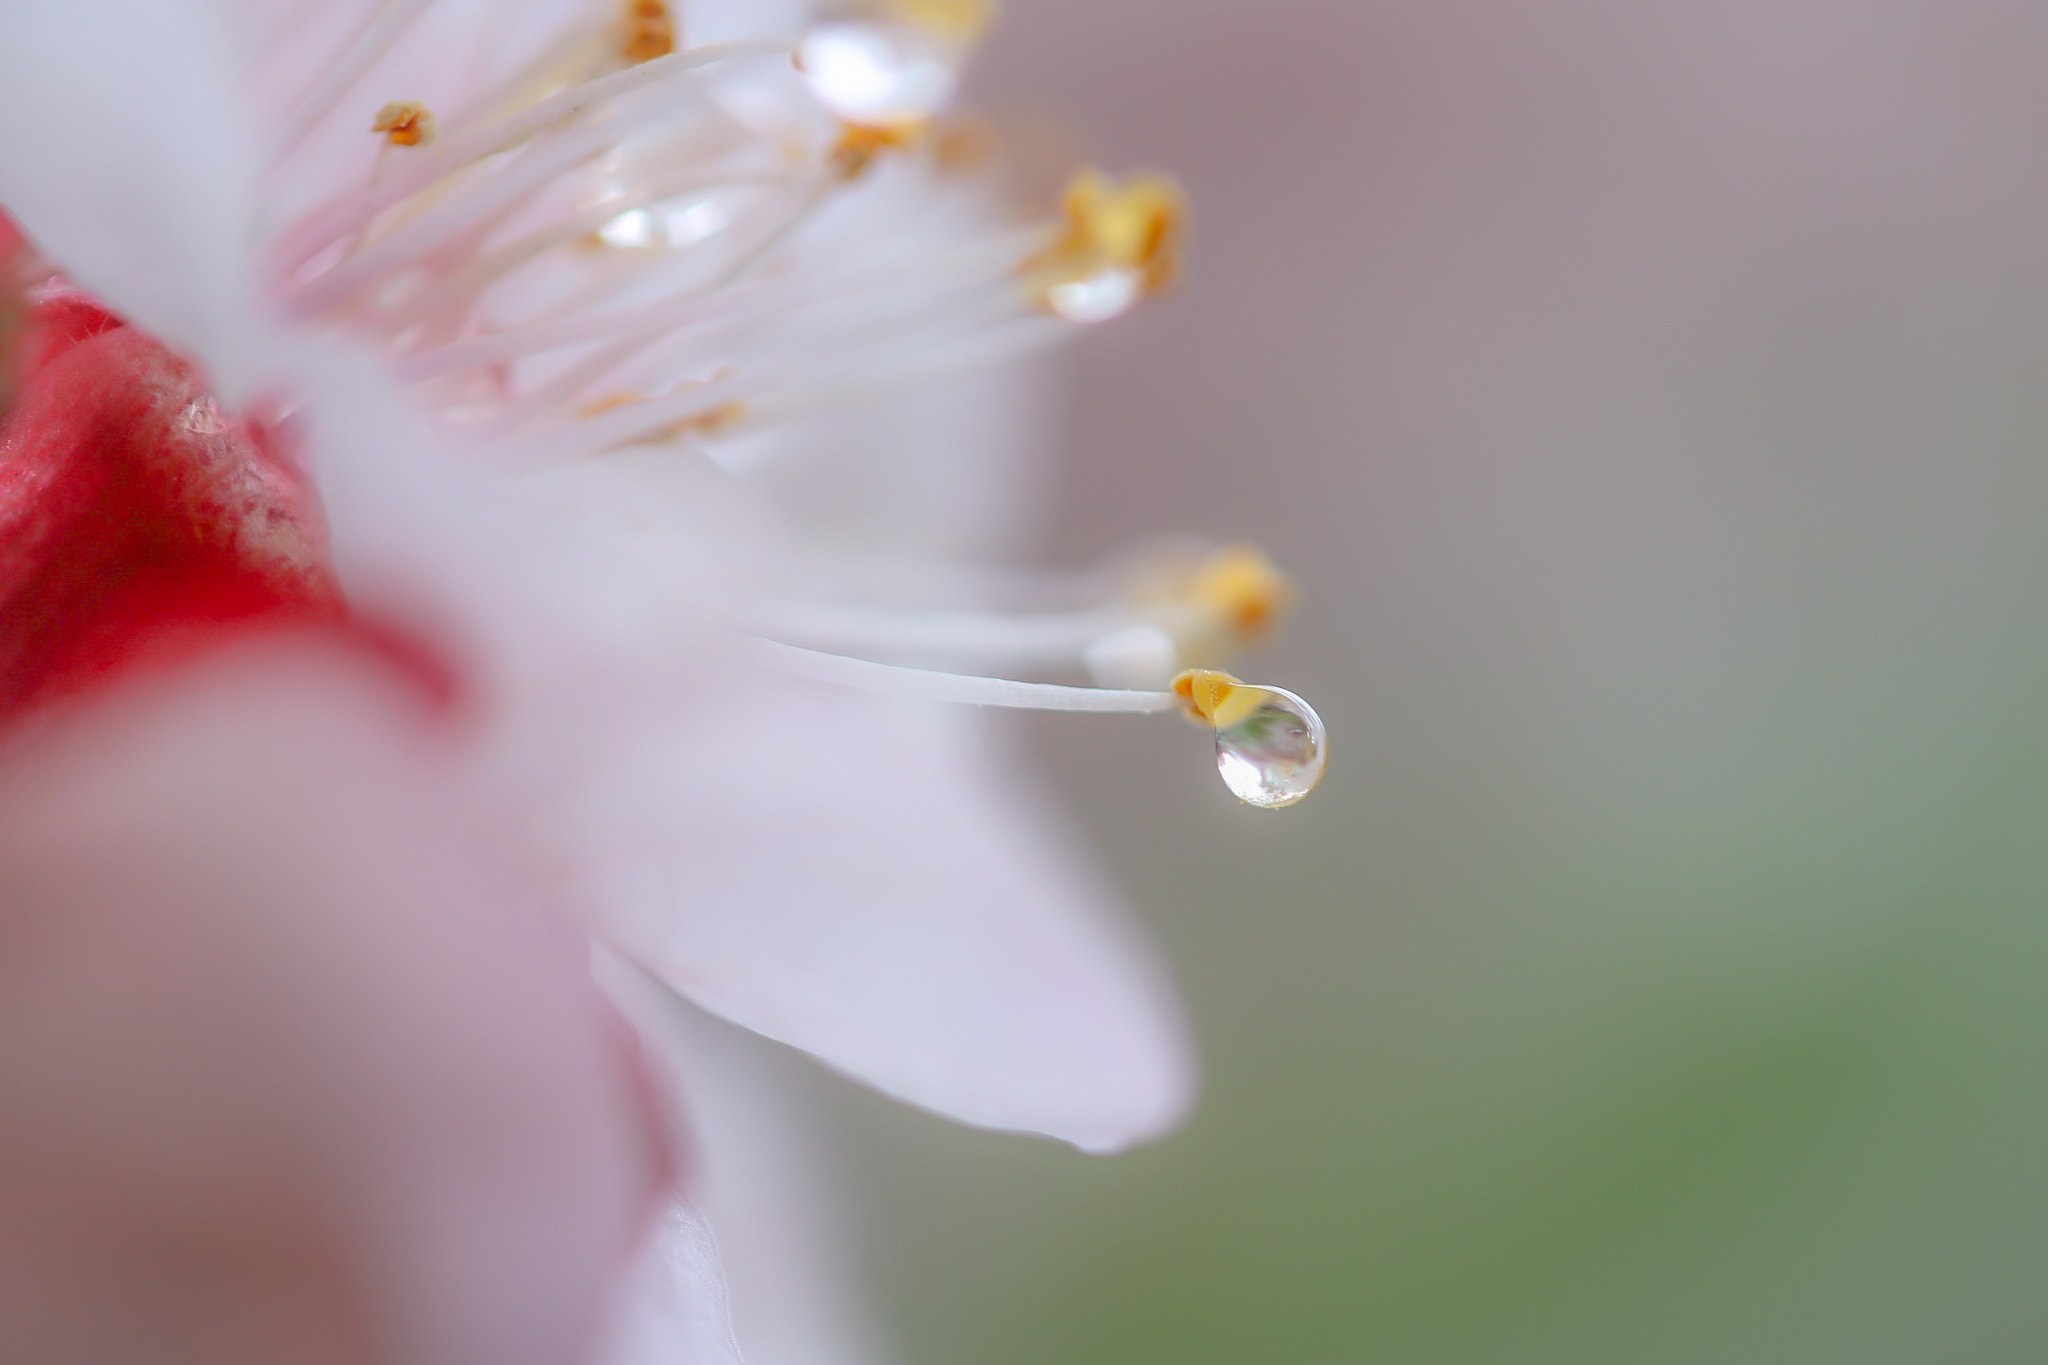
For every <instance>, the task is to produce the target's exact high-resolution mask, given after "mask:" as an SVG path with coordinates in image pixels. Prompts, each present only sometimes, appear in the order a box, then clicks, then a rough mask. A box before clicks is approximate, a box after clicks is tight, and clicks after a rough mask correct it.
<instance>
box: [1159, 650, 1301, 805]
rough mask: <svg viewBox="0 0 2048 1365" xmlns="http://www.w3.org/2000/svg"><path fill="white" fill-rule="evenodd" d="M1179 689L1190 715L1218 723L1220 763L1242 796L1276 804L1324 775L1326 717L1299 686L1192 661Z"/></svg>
mask: <svg viewBox="0 0 2048 1365" xmlns="http://www.w3.org/2000/svg"><path fill="white" fill-rule="evenodd" d="M1173 694H1174V695H1175V696H1176V697H1178V698H1179V699H1180V701H1181V705H1182V708H1183V709H1184V710H1185V711H1186V712H1187V714H1188V716H1189V717H1190V718H1191V719H1193V720H1195V721H1197V722H1199V723H1200V724H1204V725H1207V726H1209V727H1210V728H1212V729H1213V730H1215V732H1216V771H1217V772H1218V773H1220V774H1222V776H1223V785H1224V786H1226V787H1228V788H1230V790H1231V792H1232V793H1233V794H1234V795H1235V796H1236V797H1237V798H1238V800H1240V801H1244V802H1246V803H1248V804H1250V805H1254V806H1261V807H1264V808H1265V809H1267V810H1278V809H1280V808H1281V807H1283V806H1291V805H1293V804H1294V803H1295V802H1297V801H1299V800H1301V799H1302V798H1303V797H1305V796H1307V795H1308V794H1309V793H1310V792H1311V791H1313V790H1315V785H1316V783H1318V782H1320V781H1321V780H1322V777H1323V762H1324V759H1325V757H1326V755H1327V752H1328V740H1327V738H1326V737H1325V735H1324V733H1323V720H1322V717H1320V716H1318V715H1317V714H1316V712H1315V708H1314V707H1312V706H1310V705H1309V704H1308V703H1307V702H1305V701H1303V700H1302V699H1301V698H1300V697H1297V696H1296V695H1294V693H1292V692H1289V691H1287V690H1285V689H1284V688H1278V687H1263V686H1260V685H1258V684H1256V683H1245V682H1240V681H1238V680H1237V679H1236V678H1233V677H1231V676H1230V675H1229V674H1228V673H1218V672H1215V671H1213V670H1211V669H1204V668H1191V669H1189V670H1188V671H1187V672H1185V673H1183V674H1181V675H1180V676H1179V677H1177V678H1175V679H1174V680H1173Z"/></svg>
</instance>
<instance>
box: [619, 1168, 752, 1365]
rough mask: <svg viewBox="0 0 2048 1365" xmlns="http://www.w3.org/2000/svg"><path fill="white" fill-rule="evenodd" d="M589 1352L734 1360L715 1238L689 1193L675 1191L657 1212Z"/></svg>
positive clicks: (640, 1363) (635, 1364)
mask: <svg viewBox="0 0 2048 1365" xmlns="http://www.w3.org/2000/svg"><path fill="white" fill-rule="evenodd" d="M594 1359H595V1360H597V1361H599V1362H601V1363H602V1365H740V1349H739V1346H738V1344H737V1343H736V1342H734V1341H733V1336H732V1318H731V1314H730V1312H729V1311H728V1308H727V1305H726V1290H725V1269H724V1266H723V1265H722V1264H721V1263H720V1260H719V1255H718V1239H717V1238H716V1237H715V1236H713V1235H712V1231H711V1224H710V1222H709V1221H707V1220H706V1219H705V1217H704V1215H703V1214H701V1213H699V1212H698V1211H697V1209H696V1207H695V1206H694V1205H692V1204H691V1203H690V1202H689V1201H688V1200H686V1199H677V1200H675V1201H674V1202H672V1203H671V1204H670V1205H669V1206H668V1208H667V1209H665V1210H664V1211H663V1212H662V1216H661V1221H660V1223H659V1224H658V1225H657V1226H656V1227H655V1229H654V1232H653V1235H652V1236H650V1237H649V1238H648V1242H647V1247H646V1249H645V1250H644V1251H643V1252H642V1253H641V1257H640V1261H639V1263H638V1264H637V1265H635V1266H634V1267H633V1268H632V1270H631V1273H630V1274H629V1275H628V1277H627V1281H626V1284H625V1285H624V1287H623V1293H622V1295H621V1297H620V1300H619V1303H618V1305H617V1308H616V1310H615V1312H614V1314H613V1317H612V1319H611V1321H610V1323H609V1324H608V1327H607V1330H606V1332H605V1333H604V1335H603V1338H602V1342H601V1346H600V1349H599V1351H598V1353H597V1355H596V1356H595V1357H594Z"/></svg>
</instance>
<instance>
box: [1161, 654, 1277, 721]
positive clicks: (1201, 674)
mask: <svg viewBox="0 0 2048 1365" xmlns="http://www.w3.org/2000/svg"><path fill="white" fill-rule="evenodd" d="M1172 690H1173V694H1174V695H1175V696H1176V697H1179V698H1180V702H1181V710H1182V711H1183V712H1184V713H1185V714H1186V715H1187V717H1188V719H1189V720H1192V721H1194V722H1196V723H1197V724H1200V725H1206V726H1208V727H1209V728H1210V729H1212V730H1228V729H1230V728H1231V727H1233V726H1235V725H1237V724H1239V723H1241V722H1242V721H1244V720H1245V719H1247V718H1248V717H1249V716H1250V715H1251V714H1252V712H1254V711H1256V710H1258V709H1259V706H1260V704H1261V703H1262V702H1264V700H1265V699H1266V689H1265V688H1263V687H1252V686H1248V685H1247V684H1246V683H1244V682H1243V681H1242V680H1241V679H1238V678H1233V677H1231V676H1230V675H1229V674H1228V673H1219V672H1218V671H1216V670H1215V669H1213V668H1190V669H1188V670H1187V671H1186V672H1185V673H1182V674H1180V675H1179V676H1178V677H1176V678H1175V679H1174V680H1173V684H1172Z"/></svg>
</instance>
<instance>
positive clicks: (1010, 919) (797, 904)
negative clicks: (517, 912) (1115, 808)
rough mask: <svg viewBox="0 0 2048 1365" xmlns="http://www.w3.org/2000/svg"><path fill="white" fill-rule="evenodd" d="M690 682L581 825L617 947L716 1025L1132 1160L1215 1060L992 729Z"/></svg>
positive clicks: (594, 892)
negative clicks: (682, 716) (684, 717)
mask: <svg viewBox="0 0 2048 1365" xmlns="http://www.w3.org/2000/svg"><path fill="white" fill-rule="evenodd" d="M679 687H682V688H686V689H687V691H688V694H689V695H688V701H689V703H690V705H691V706H692V709H693V710H694V711H695V723H694V724H692V725H689V726H684V727H678V728H676V729H673V730H671V731H670V732H668V733H665V734H662V733H658V734H652V735H647V736H643V737H642V738H641V739H640V743H639V746H638V752H637V753H635V754H633V755H631V756H630V757H629V758H626V759H624V760H622V761H620V762H619V763H617V764H616V765H614V766H612V767H611V768H609V769H608V770H607V771H606V773H605V778H604V781H603V782H602V783H601V784H599V785H598V786H597V787H595V788H594V789H593V790H591V791H590V792H589V793H587V798H588V800H587V804H586V805H585V806H584V807H583V808H582V809H581V810H579V811H577V812H576V813H575V817H576V818H575V822H574V826H573V835H574V837H575V838H576V840H577V842H576V844H575V853H576V855H577V861H578V863H579V864H580V866H581V867H582V869H583V873H584V876H585V877H586V879H587V889H588V892H589V894H590V897H591V899H592V901H593V902H594V904H595V905H596V906H597V907H598V911H599V913H600V914H601V916H603V919H604V923H605V925H606V926H607V928H608V930H609V932H610V933H611V934H612V935H613V937H614V938H615V940H616V941H617V942H618V943H619V944H620V945H621V946H622V947H623V948H624V949H625V950H626V951H627V952H629V953H630V954H632V955H633V956H634V957H636V958H637V959H638V960H639V961H641V962H642V963H644V964H645V965H647V966H648V967H649V968H650V969H651V970H653V971H654V972H656V973H657V974H658V975H659V976H661V977H662V978H663V979H664V980H665V981H667V982H668V983H669V984H670V985H671V986H672V987H674V988H675V989H676V990H677V991H679V992H680V993H682V994H683V995H684V996H686V997H687V998H689V999H690V1000H692V1001H694V1002H696V1003H697V1004H699V1005H701V1006H703V1007H704V1008H705V1009H708V1010H710V1011H712V1012H713V1013H716V1014H720V1015H723V1016H724V1017H726V1018H728V1019H731V1020H733V1021H735V1022H737V1023H740V1024H743V1025H745V1026H746V1027H748V1028H751V1029H754V1030H756V1031H758V1032H761V1033H764V1034H767V1035H768V1036H769V1037H771V1038H776V1039H780V1040H781V1041H783V1042H786V1043H790V1044H793V1045H795V1046H797V1047H800V1048H803V1049H804V1050H806V1051H808V1052H811V1053H813V1054H815V1055H816V1056H818V1057H820V1058H822V1059H824V1060H825V1061H827V1062H829V1063H831V1064H832V1065H833V1066H835V1067H838V1068H840V1069H842V1070H844V1071H847V1072H849V1073H851V1074H852V1075H854V1076H857V1077H859V1078H860V1079H862V1080H865V1081H867V1082H869V1083H870V1084H873V1085H875V1086H876V1087H878V1088H879V1089H881V1090H884V1091H886V1092H888V1093H889V1094H892V1095H895V1096H897V1097H899V1098H901V1099H905V1100H908V1101H911V1102H912V1103H915V1104H920V1105H924V1106H926V1107H928V1108H931V1109H935V1110H938V1111H939V1112H941V1113H945V1114H948V1115H951V1116H953V1117H955V1118H958V1119H962V1120H964V1121H966V1122H969V1123H974V1124H979V1125H983V1126H987V1127H994V1128H1008V1129H1021V1130H1027V1131H1032V1132H1040V1133H1045V1134H1049V1135H1051V1136H1054V1137H1058V1138H1062V1139H1065V1140H1066V1141H1069V1142H1072V1143H1074V1144H1075V1145H1077V1146H1080V1147H1083V1148H1086V1149H1090V1150H1098V1151H1107V1150H1113V1149H1116V1148H1119V1147H1123V1146H1127V1145H1129V1144H1131V1143H1133V1142H1138V1141H1142V1140H1144V1139H1147V1138H1150V1137H1154V1136H1157V1135H1159V1134H1160V1133H1162V1132H1164V1131H1166V1130H1167V1129H1169V1128H1171V1127H1172V1126H1173V1125H1174V1124H1175V1123H1177V1122H1178V1121H1179V1119H1180V1118H1181V1117H1182V1115H1183V1114H1184V1112H1185V1111H1186V1108H1187V1106H1188V1103H1189V1101H1190V1099H1191V1097H1192V1092H1193V1089H1194V1067H1193V1062H1192V1058H1191V1051H1190V1048H1189V1046H1188V1043H1187V1038H1186V1034H1185V1031H1184V1028H1183V1024H1182V1021H1181V1017H1180V1014H1179V1012H1178V1009H1177V1007H1176V1005H1175V1002H1174V1000H1173V998H1172V995H1171V993H1170V991H1169V989H1168V987H1167V986H1166V984H1165V980H1164V976H1163V974H1162V973H1161V972H1160V971H1159V970H1158V968H1157V966H1156V964H1155V962H1154V960H1153V958H1152V956H1151V955H1150V953H1149V952H1148V951H1147V950H1146V947H1145V945H1144V944H1143V942H1142V941H1141V940H1140V939H1139V937H1138V936H1137V935H1136V934H1135V933H1133V932H1132V930H1131V929H1130V927H1129V926H1128V924H1127V923H1126V922H1125V920H1124V918H1123V917H1122V916H1121V914H1119V913H1118V907H1117V906H1116V905H1115V904H1114V903H1113V901H1112V899H1111V898H1110V896H1109V895H1108V894H1107V893H1106V891H1105V890H1104V888H1103V887H1101V886H1100V885H1099V884H1098V882H1097V881H1096V879H1095V878H1094V877H1092V876H1091V875H1089V874H1088V873H1087V872H1086V870H1085V869H1084V868H1083V867H1082V866H1081V864H1080V863H1079V861H1078V859H1077V858H1076V857H1075V856H1074V855H1073V853H1072V852H1070V851H1069V850H1067V849H1066V848H1064V847H1063V846H1062V845H1061V844H1060V842H1059V841H1057V840H1055V839H1054V838H1053V837H1051V835H1050V833H1049V832H1048V830H1047V829H1046V827H1045V825H1044V823H1043V821H1042V819H1041V818H1040V816H1039V812H1038V811H1037V810H1036V808H1035V807H1034V805H1033V804H1032V803H1031V802H1030V801H1028V800H1027V799H1026V798H1025V796H1024V795H1023V794H1022V793H1021V792H1020V791H1019V790H1018V786H1019V784H1018V782H1017V775H1016V771H1015V769H1016V766H1017V765H1015V764H1013V763H1012V764H1003V763H1000V762H998V761H997V760H996V758H995V756H994V755H992V754H990V753H989V752H988V750H987V748H986V745H985V743H984V742H983V741H984V740H985V736H984V735H983V734H982V733H980V731H979V728H978V726H977V725H976V724H975V718H973V717H971V716H967V715H964V714H963V713H959V712H954V711H950V710H946V709H944V708H935V707H918V706H914V705H910V704H901V703H894V702H891V701H889V700H887V699H880V698H875V697H872V696H867V695H859V694H852V693H845V692H840V691H837V690H835V689H831V688H826V687H816V686H811V685H807V684H800V683H794V682H788V681H784V680H779V679H761V680H756V681H753V682H751V683H749V684H748V685H747V686H746V687H745V688H744V689H733V688H731V687H729V686H728V687H726V688H723V689H720V688H718V687H717V686H716V684H715V683H713V682H711V681H710V680H707V681H706V684H705V685H704V686H697V687H692V686H690V685H689V684H687V683H683V684H679Z"/></svg>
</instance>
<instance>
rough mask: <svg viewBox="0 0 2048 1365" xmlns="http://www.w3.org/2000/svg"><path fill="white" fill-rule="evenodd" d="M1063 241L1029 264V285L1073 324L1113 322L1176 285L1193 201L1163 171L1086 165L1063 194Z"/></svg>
mask: <svg viewBox="0 0 2048 1365" xmlns="http://www.w3.org/2000/svg"><path fill="white" fill-rule="evenodd" d="M1060 211H1061V213H1062V215H1063V216H1064V217H1065V220H1066V222H1065V228H1064V231H1063V232H1062V234H1061V236H1060V239H1059V240H1058V241H1056V242H1054V243H1053V244H1052V245H1051V246H1049V247H1047V248H1046V249H1045V250H1044V251H1042V252H1040V253H1039V254H1037V255H1036V256H1033V257H1032V258H1031V259H1030V260H1028V261H1026V262H1025V263H1024V266H1023V275H1024V280H1025V284H1026V288H1027V291H1028V292H1029V293H1030V295H1031V297H1032V300H1033V302H1034V303H1036V304H1037V305H1038V306H1039V307H1041V308H1043V309H1044V310H1045V311H1046V312H1048V313H1051V314H1052V315H1053V316H1055V317H1058V318H1064V319H1065V320H1066V321H1068V322H1075V323H1083V324H1086V323H1095V322H1107V321H1109V320H1110V319H1111V318H1114V317H1117V316H1119V315H1121V314H1122V313H1124V312H1126V311H1128V310H1129V308H1130V307H1131V305H1132V304H1134V303H1136V302H1137V301H1138V300H1139V299H1141V298H1144V297H1145V296H1146V295H1148V294H1155V293H1157V292H1159V291H1160V290H1161V289H1164V288H1166V287H1167V286H1168V285H1169V284H1171V283H1173V280H1174V277H1175V276H1176V275H1177V274H1178V273H1179V270H1180V240H1181V235H1182V232H1183V229H1184V227H1185V224H1186V221H1187V201H1186V199H1185V197H1184V196H1183V195H1182V194H1181V191H1180V186H1179V185H1177V184H1175V183H1174V182H1173V181H1172V180H1171V179H1169V178H1168V177H1166V176H1163V175H1156V174H1152V173H1149V172H1147V173H1141V174H1137V175H1130V176H1125V177H1124V178H1122V179H1121V180H1112V179H1110V177H1108V176H1107V175H1104V174H1103V173H1102V172H1101V171H1098V170H1086V171H1082V172H1081V173H1080V174H1079V175H1077V176H1075V177H1074V178H1073V180H1072V181H1070V182H1069V183H1068V185H1067V189H1066V193H1065V194H1063V195H1062V196H1061V198H1060Z"/></svg>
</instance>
